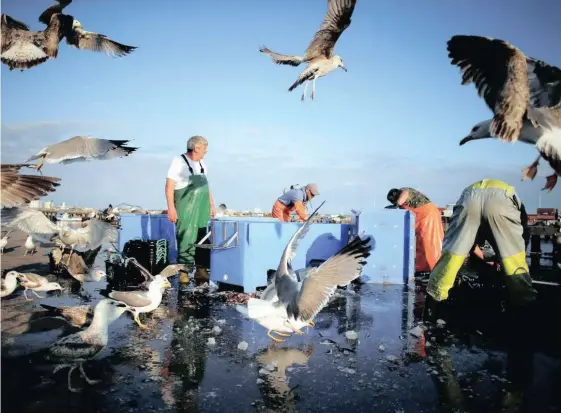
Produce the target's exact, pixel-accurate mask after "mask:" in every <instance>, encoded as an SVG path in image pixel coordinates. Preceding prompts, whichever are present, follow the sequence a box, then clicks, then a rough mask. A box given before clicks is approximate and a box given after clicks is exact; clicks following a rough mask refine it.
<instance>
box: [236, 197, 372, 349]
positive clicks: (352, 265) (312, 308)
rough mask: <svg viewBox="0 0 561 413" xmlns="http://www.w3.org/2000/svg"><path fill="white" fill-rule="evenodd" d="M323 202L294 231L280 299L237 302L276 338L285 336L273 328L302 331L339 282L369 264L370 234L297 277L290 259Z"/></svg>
mask: <svg viewBox="0 0 561 413" xmlns="http://www.w3.org/2000/svg"><path fill="white" fill-rule="evenodd" d="M322 205H323V203H322V204H321V205H320V206H319V207H318V208H317V209H316V210H315V211H314V212H313V213H312V214H311V215H310V216H309V217H308V219H307V220H306V222H305V223H304V224H303V225H302V226H301V227H300V228H299V229H298V230H297V231H296V232H295V233H294V235H293V236H292V237H291V239H290V240H289V242H288V244H287V246H286V248H285V249H284V252H283V254H282V257H281V259H280V263H279V266H278V268H277V271H276V273H275V279H274V283H275V291H276V295H277V298H278V299H277V300H275V299H274V297H268V299H265V300H262V299H258V298H250V299H249V301H248V303H247V308H245V307H242V306H236V309H237V310H238V311H239V312H241V313H242V314H244V315H247V316H249V317H250V318H251V319H254V320H255V321H257V322H258V323H259V324H261V325H262V326H264V327H265V328H267V329H268V331H267V335H268V336H269V337H270V338H271V339H273V340H274V341H277V342H282V341H284V340H282V339H279V338H276V337H274V336H272V335H271V333H272V332H274V333H276V334H278V335H279V336H282V337H287V336H289V335H290V334H292V333H296V334H303V333H302V331H300V328H302V327H304V326H306V325H310V322H312V321H313V318H314V317H315V316H316V315H317V314H318V313H319V312H320V311H321V310H322V309H323V307H325V305H326V304H327V303H328V302H329V298H330V297H331V296H332V295H333V294H334V292H335V290H336V289H337V287H338V286H345V285H348V284H349V283H350V282H351V281H352V280H354V279H356V278H358V277H359V276H360V270H361V269H362V267H363V266H364V265H365V264H366V261H365V260H366V258H368V257H369V256H370V249H371V246H370V245H369V243H370V238H366V239H364V240H363V239H361V238H360V237H355V238H354V239H353V240H352V241H351V242H349V243H348V244H347V245H346V246H345V247H343V248H342V249H341V250H340V251H339V252H338V253H337V254H335V255H334V256H332V257H330V258H329V259H328V260H327V261H325V262H324V263H322V264H321V265H320V266H319V267H317V268H310V269H309V270H308V272H307V275H306V277H305V278H304V279H303V281H298V278H297V276H296V273H295V271H294V270H293V268H292V265H291V261H292V259H293V258H294V256H295V255H296V249H297V247H298V243H299V241H300V240H302V239H303V238H304V237H305V236H306V234H307V233H308V231H309V228H310V225H311V223H312V221H313V219H314V217H315V216H316V215H317V212H318V209H319V208H320V207H321V206H322ZM271 290H272V289H271ZM270 295H272V294H270ZM286 333H288V334H286Z"/></svg>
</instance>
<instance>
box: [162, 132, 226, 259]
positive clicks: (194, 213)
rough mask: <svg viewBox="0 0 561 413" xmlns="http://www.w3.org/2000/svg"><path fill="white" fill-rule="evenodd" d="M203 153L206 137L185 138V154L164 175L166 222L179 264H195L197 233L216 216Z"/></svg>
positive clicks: (174, 160) (205, 149) (206, 145)
mask: <svg viewBox="0 0 561 413" xmlns="http://www.w3.org/2000/svg"><path fill="white" fill-rule="evenodd" d="M207 150H208V141H207V140H206V138H204V137H202V136H193V137H191V138H189V140H188V141H187V152H186V153H184V154H181V155H180V156H176V157H174V158H173V159H172V161H171V165H170V167H169V170H168V174H167V179H166V201H167V205H168V219H169V220H170V221H171V222H173V223H175V230H176V238H177V253H178V263H179V264H187V265H194V264H195V243H196V242H197V237H198V234H199V232H200V231H201V230H202V229H204V228H206V227H207V225H208V221H209V219H210V217H212V218H214V216H215V214H216V210H215V208H214V201H213V199H212V194H211V192H210V189H209V186H208V180H207V176H206V174H207V167H206V165H205V164H204V161H203V158H204V156H205V154H206V152H207Z"/></svg>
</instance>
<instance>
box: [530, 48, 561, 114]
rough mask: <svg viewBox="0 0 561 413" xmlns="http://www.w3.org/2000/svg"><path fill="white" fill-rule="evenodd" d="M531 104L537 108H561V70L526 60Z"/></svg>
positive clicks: (539, 62) (539, 61) (533, 60)
mask: <svg viewBox="0 0 561 413" xmlns="http://www.w3.org/2000/svg"><path fill="white" fill-rule="evenodd" d="M526 63H527V65H528V84H529V85H528V86H529V88H530V102H531V104H532V106H533V107H535V108H553V107H559V106H561V69H559V68H558V67H555V66H552V65H550V64H547V63H546V62H543V61H541V60H537V59H533V58H531V57H528V58H526Z"/></svg>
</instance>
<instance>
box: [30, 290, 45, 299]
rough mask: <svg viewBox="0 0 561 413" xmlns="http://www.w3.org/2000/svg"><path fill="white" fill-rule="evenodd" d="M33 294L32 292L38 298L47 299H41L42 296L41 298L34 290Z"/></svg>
mask: <svg viewBox="0 0 561 413" xmlns="http://www.w3.org/2000/svg"><path fill="white" fill-rule="evenodd" d="M31 292H32V293H33V294H35V295H36V296H37V297H38V298H45V297H41V296H40V295H39V294H37V293H36V292H35V291H34V290H31Z"/></svg>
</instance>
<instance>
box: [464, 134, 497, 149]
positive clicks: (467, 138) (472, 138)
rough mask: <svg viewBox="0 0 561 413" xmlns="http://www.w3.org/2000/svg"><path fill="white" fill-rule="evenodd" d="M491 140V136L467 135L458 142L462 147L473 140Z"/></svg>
mask: <svg viewBox="0 0 561 413" xmlns="http://www.w3.org/2000/svg"><path fill="white" fill-rule="evenodd" d="M491 138H492V136H477V137H474V136H471V135H468V136H466V137H465V138H464V139H462V140H461V141H460V146H462V145H463V144H464V143H468V142H469V141H475V140H478V139H491Z"/></svg>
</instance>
